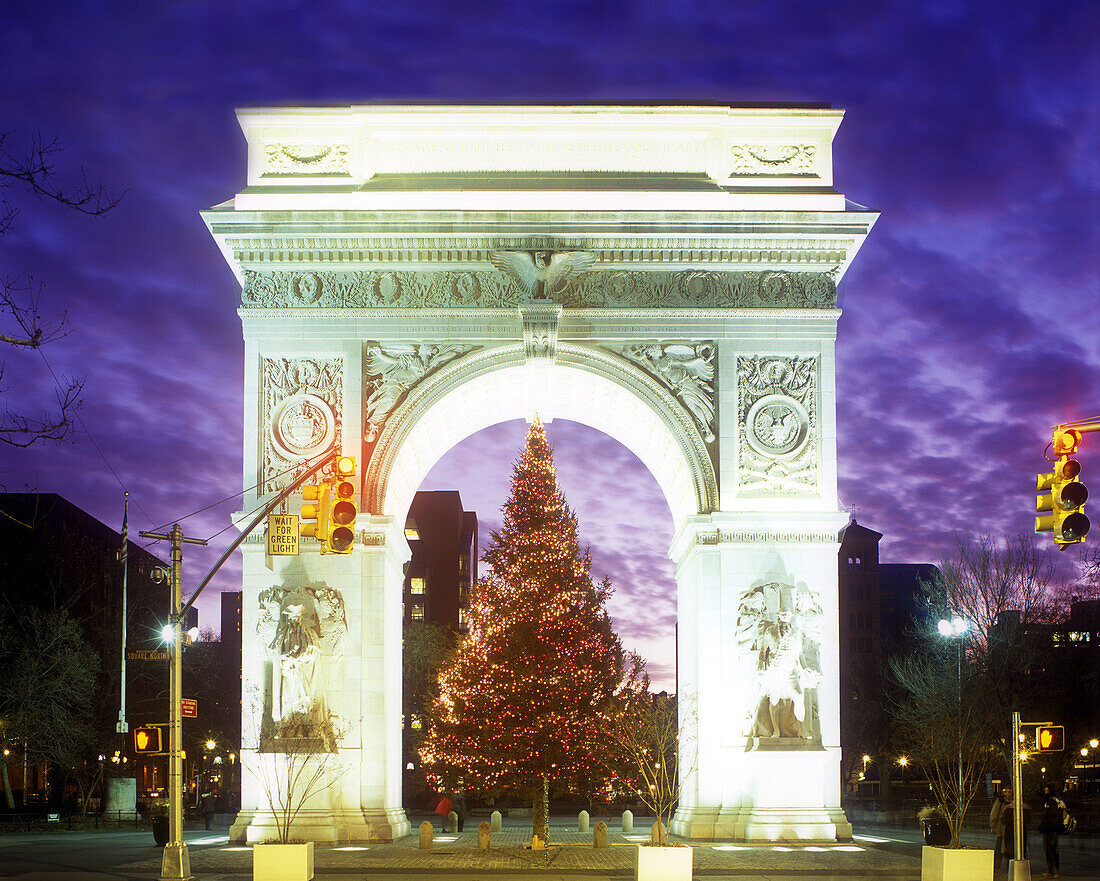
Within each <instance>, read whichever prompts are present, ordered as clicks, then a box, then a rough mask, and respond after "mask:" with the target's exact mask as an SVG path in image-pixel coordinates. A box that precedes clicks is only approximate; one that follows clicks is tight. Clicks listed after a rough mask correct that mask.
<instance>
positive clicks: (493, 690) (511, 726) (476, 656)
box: [420, 417, 624, 840]
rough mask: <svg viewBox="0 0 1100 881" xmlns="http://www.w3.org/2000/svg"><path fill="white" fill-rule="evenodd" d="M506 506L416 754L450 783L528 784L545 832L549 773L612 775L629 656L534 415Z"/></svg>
mask: <svg viewBox="0 0 1100 881" xmlns="http://www.w3.org/2000/svg"><path fill="white" fill-rule="evenodd" d="M502 512H503V515H504V524H503V526H502V528H501V530H500V531H499V532H494V533H492V535H491V539H490V546H489V548H488V549H487V550H486V552H485V556H484V557H483V559H484V561H485V562H486V563H488V564H489V566H490V567H491V570H490V572H489V574H488V575H487V576H486V577H484V578H482V579H481V580H480V581H479V583H478V585H477V587H476V589H475V590H474V592H473V595H472V597H471V600H470V611H469V618H468V624H469V628H468V633H467V636H466V637H465V638H464V639H463V641H462V642H461V643H460V645H459V647H458V650H457V652H456V653H455V655H454V656H453V658H452V659H451V660H450V662H448V663H447V664H445V665H444V667H443V669H442V670H441V671H440V676H439V698H438V700H437V701H436V704H435V707H434V712H433V714H432V716H433V718H432V724H431V726H430V728H429V731H428V734H427V737H426V738H425V742H424V745H423V746H422V748H421V752H420V757H421V759H422V761H423V762H424V765H425V767H426V769H427V771H428V775H429V779H433V780H434V781H436V782H437V784H438V785H440V786H443V787H446V788H450V787H454V786H456V785H458V784H459V783H460V782H461V784H462V785H464V786H465V787H467V788H470V789H474V790H480V791H485V792H493V793H497V792H503V791H508V790H525V791H526V792H527V793H528V794H529V795H530V796H531V798H532V801H533V804H534V806H535V811H534V815H535V817H534V833H535V834H536V835H539V837H540V838H542V839H543V840H546V810H547V804H546V800H547V791H548V785H549V782H550V781H551V780H552V781H553V782H554V783H555V784H556V785H559V786H562V787H568V788H570V789H573V790H574V791H586V792H594V791H597V790H598V789H606V787H607V781H606V780H605V779H603V777H604V776H605V774H606V772H601V770H600V769H601V768H602V767H604V763H603V762H601V761H600V757H599V755H598V751H599V750H600V749H601V746H600V743H601V736H600V735H601V721H600V720H601V718H605V717H604V716H603V715H602V714H603V713H604V710H605V708H606V705H607V704H608V702H609V701H610V700H611V698H612V697H613V695H614V694H615V692H616V689H617V688H618V687H619V686H620V685H621V683H622V679H623V666H624V657H623V650H622V646H621V644H620V642H619V639H618V637H617V636H616V635H615V633H614V632H613V631H612V629H611V620H610V618H609V617H608V615H607V611H606V609H605V603H606V601H607V598H608V596H609V595H610V593H611V586H610V583H609V582H608V581H607V580H606V579H605V580H604V582H602V583H600V584H593V582H592V575H591V561H590V558H589V555H588V553H587V552H583V551H581V549H580V546H579V542H578V537H577V520H576V517H575V515H574V514H573V512H572V511H570V510H569V508H568V507H567V506H566V504H565V498H564V496H563V495H562V493H561V490H560V489H559V487H558V482H557V476H556V474H555V471H554V462H553V456H552V454H551V450H550V445H549V443H548V442H547V439H546V433H545V431H544V430H543V427H542V424H541V423H540V422H539V420H538V418H537V417H536V418H535V421H534V422H533V424H532V425H531V428H530V430H529V431H528V433H527V443H526V448H525V449H524V452H523V454H522V455H521V457H520V460H519V462H518V463H517V464H516V465H515V468H514V471H513V475H512V487H511V495H510V496H509V498H508V501H507V502H506V503H505V504H504V507H503V509H502Z"/></svg>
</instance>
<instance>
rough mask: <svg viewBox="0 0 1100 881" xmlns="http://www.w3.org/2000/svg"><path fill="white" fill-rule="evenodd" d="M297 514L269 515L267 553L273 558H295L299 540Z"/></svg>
mask: <svg viewBox="0 0 1100 881" xmlns="http://www.w3.org/2000/svg"><path fill="white" fill-rule="evenodd" d="M300 535H301V533H300V531H299V529H298V515H297V514H269V515H268V518H267V552H268V553H269V554H271V555H272V556H273V557H297V556H298V543H299V538H300Z"/></svg>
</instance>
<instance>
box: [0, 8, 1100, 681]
mask: <svg viewBox="0 0 1100 881" xmlns="http://www.w3.org/2000/svg"><path fill="white" fill-rule="evenodd" d="M459 9H461V13H458V12H457V10H459ZM1098 13H1100V7H1098V6H1097V5H1096V4H1069V3H1050V2H1046V0H1037V2H1032V3H1012V2H999V3H983V2H962V0H960V2H950V0H942V2H920V3H912V2H884V0H875V2H848V3H820V2H800V3H791V2H786V3H784V2H746V3H730V2H715V3H702V2H690V0H679V2H675V3H667V2H662V3H658V2H633V3H630V2H614V0H599V2H592V3H576V2H575V3H570V2H561V3H556V4H546V3H537V2H536V3H497V4H493V3H469V4H463V5H455V4H453V3H444V2H438V3H430V2H422V0H405V2H400V3H393V2H386V0H383V2H379V3H372V4H365V3H361V2H346V3H342V4H336V3H322V2H317V3H309V4H306V3H290V2H277V0H264V2H244V0H234V2H198V0H196V2H158V3H149V2H130V3H111V2H99V3H90V2H88V3H73V2H53V3H50V4H46V5H43V4H39V3H25V2H16V3H11V4H7V5H6V6H5V15H4V20H3V23H2V26H0V69H2V80H0V81H2V82H3V88H2V89H0V119H2V124H0V129H2V130H5V131H7V130H10V131H12V132H13V134H12V139H13V142H14V143H15V144H20V143H25V141H26V139H27V138H28V136H30V135H31V134H32V133H33V132H34V131H36V130H41V131H42V132H43V133H44V134H46V135H47V136H53V135H57V136H58V137H59V138H60V139H61V140H62V141H63V142H64V143H65V144H66V145H67V146H68V148H69V149H68V151H67V152H66V154H65V155H64V156H63V157H62V162H61V166H62V169H61V170H62V174H63V175H65V174H71V173H72V172H74V171H75V170H77V169H78V168H79V166H81V165H83V166H84V167H86V168H87V170H88V172H89V174H90V175H91V176H93V177H94V178H97V179H99V180H101V181H102V182H103V183H104V184H105V185H106V186H107V187H108V188H109V189H110V190H112V191H114V192H121V191H124V190H125V191H126V196H125V199H124V200H123V202H122V203H121V205H120V206H119V207H118V208H117V209H116V210H115V211H113V212H111V214H109V215H108V216H106V217H104V218H101V219H95V220H93V219H88V218H85V217H80V216H77V215H72V214H68V213H65V212H63V211H61V210H60V209H57V208H55V207H54V206H51V205H49V204H46V203H41V202H39V201H37V200H36V199H34V198H33V197H31V198H28V197H26V196H25V195H24V194H21V193H19V192H18V191H16V190H14V189H13V190H8V191H7V197H8V198H9V200H10V201H12V203H13V204H15V205H16V206H17V207H18V208H19V209H20V211H21V213H20V215H19V217H18V218H17V221H16V225H15V227H14V229H13V230H12V231H11V233H10V234H9V235H8V236H7V237H6V238H4V239H3V240H0V269H2V271H3V272H4V273H5V274H9V275H12V274H18V273H29V274H33V276H34V277H35V279H37V280H38V281H41V282H43V283H44V284H45V285H46V288H45V294H44V304H45V308H46V310H47V311H51V310H52V311H56V312H60V311H64V310H68V313H69V317H70V319H71V321H72V333H71V335H70V336H69V337H68V338H67V339H65V340H63V341H60V342H57V343H55V344H53V345H51V346H50V347H49V348H48V350H46V356H47V357H48V359H49V361H50V363H51V364H52V366H53V367H54V369H55V370H56V371H57V372H58V373H59V374H66V373H78V374H87V385H86V389H85V395H84V409H83V416H84V419H85V421H86V423H87V425H88V428H89V429H90V431H91V433H92V435H93V436H94V438H95V440H96V443H98V445H99V447H100V448H101V449H102V450H103V452H104V454H105V456H106V458H107V460H109V462H110V463H111V466H112V467H113V468H114V470H115V471H116V472H117V473H118V475H119V478H120V479H121V481H122V482H123V483H124V484H125V485H126V486H127V487H128V488H129V489H130V491H131V494H132V497H133V499H134V500H135V502H136V503H139V504H140V509H134V510H133V511H132V521H131V522H132V524H133V525H135V526H136V527H138V528H150V527H151V526H153V525H156V526H160V525H162V524H164V523H166V522H169V523H170V522H171V521H172V520H173V519H174V518H177V517H180V516H182V515H185V514H187V513H189V512H191V511H193V510H195V509H198V508H201V507H203V506H205V505H207V504H209V503H211V502H213V501H216V500H217V499H219V498H221V497H223V496H227V495H230V494H232V493H233V492H235V491H237V490H238V489H239V488H240V473H241V468H240V456H241V419H242V417H241V410H242V407H241V364H242V345H241V339H240V323H239V320H238V318H237V316H236V312H235V303H236V298H237V288H236V284H235V282H234V280H233V277H232V275H231V274H230V272H229V269H228V268H227V267H226V266H225V264H224V262H223V261H222V258H221V256H220V255H219V253H218V251H217V249H216V248H215V247H214V244H213V242H212V241H211V239H210V238H209V236H208V234H207V232H206V229H205V227H204V225H203V224H202V222H201V220H200V219H199V216H198V212H199V210H200V209H202V208H205V207H208V206H210V205H214V204H216V203H218V202H221V201H223V200H224V199H226V198H228V197H229V196H231V195H232V194H233V193H235V192H237V191H238V190H240V189H241V188H242V186H243V182H244V172H245V157H244V140H243V138H242V136H241V134H240V131H239V129H238V127H237V123H236V119H235V118H234V115H233V110H234V108H236V107H242V106H258V105H273V104H290V105H293V104H310V103H369V102H372V101H439V102H471V103H475V102H478V101H483V100H491V101H514V102H518V103H521V102H524V101H561V102H569V101H572V100H584V101H601V102H607V103H613V102H614V101H616V100H618V99H630V100H638V99H653V100H663V101H683V102H687V103H690V102H691V101H692V100H707V101H718V102H730V103H738V102H748V101H757V102H760V101H763V102H774V103H778V104H782V103H784V102H804V101H813V102H829V103H831V104H832V105H833V106H834V107H838V108H842V109H844V110H846V111H847V117H846V120H845V122H844V124H843V125H842V126H841V129H840V133H839V135H838V136H837V140H836V151H835V157H836V158H835V164H836V181H837V187H838V189H840V190H841V191H842V192H844V193H845V194H846V195H847V196H848V197H849V198H851V199H852V200H854V201H856V202H858V203H860V204H862V205H867V206H870V207H872V208H875V209H877V210H879V211H881V212H882V214H883V216H882V219H881V221H880V222H879V224H878V225H877V226H876V227H875V229H874V231H873V232H872V234H871V236H870V239H869V240H868V242H867V244H866V246H865V247H864V249H863V251H862V252H861V253H860V255H859V257H858V258H857V259H856V261H855V264H854V267H853V268H852V270H851V272H850V273H849V275H848V277H847V279H846V281H845V284H844V285H843V286H842V292H841V293H842V297H843V300H842V305H843V307H844V310H845V312H844V316H843V317H842V319H841V322H840V331H839V339H838V358H839V363H838V369H837V383H838V388H837V397H838V400H839V402H840V404H839V436H840V441H839V442H840V475H841V477H840V492H841V497H842V499H843V502H844V504H845V505H847V506H849V507H850V508H852V510H853V512H854V514H855V516H856V517H858V519H859V520H860V521H861V522H862V523H864V524H865V525H867V526H870V527H872V528H874V529H876V530H878V531H879V532H883V533H885V535H886V539H885V541H884V543H883V559H885V560H890V561H898V562H902V561H922V560H935V559H937V558H938V557H939V555H940V554H941V552H942V551H943V550H944V549H945V548H946V543H947V541H948V540H949V538H950V534H951V530H952V528H956V527H959V528H965V529H968V530H990V531H993V532H1002V531H1005V530H1009V531H1020V530H1030V528H1031V517H1032V514H1031V511H1030V508H1031V490H1032V482H1033V480H1034V474H1035V472H1036V471H1037V470H1039V469H1040V466H1041V465H1042V458H1041V457H1042V450H1043V447H1044V445H1045V443H1046V440H1047V438H1048V436H1049V435H1048V428H1049V426H1050V425H1051V424H1052V423H1054V422H1057V421H1062V420H1069V419H1075V418H1085V417H1092V416H1096V415H1098V414H1100V405H1098V403H1097V397H1098V396H1097V392H1096V390H1097V389H1098V388H1100V382H1098V380H1100V308H1098V304H1100V297H1098V286H1097V280H1096V270H1097V258H1098V252H1100V248H1098V240H1097V221H1098V219H1100V218H1098V201H1097V168H1098V166H1097V158H1096V157H1097V155H1098V153H1100V149H1098V148H1100V144H1098V137H1097V122H1098V111H1097V107H1098V106H1100V103H1098V98H1100V89H1098V85H1100V60H1098V59H1100V55H1098V53H1097V52H1096V51H1095V47H1094V41H1095V35H1096V33H1097V32H1098V25H1100V22H1098V20H1097V19H1098V17H1100V14H1098ZM5 354H6V356H7V357H6V363H5V372H4V375H3V383H2V385H3V389H4V391H3V393H2V394H3V398H4V402H6V403H7V404H8V405H10V406H12V407H13V408H15V409H20V408H22V409H24V410H26V409H34V408H38V407H40V406H41V404H42V402H43V401H46V402H48V401H50V400H52V393H51V382H52V381H51V380H50V378H49V375H48V373H47V372H46V370H45V368H44V366H43V363H42V361H41V359H40V358H39V357H38V356H37V355H35V354H33V353H31V354H27V353H23V352H11V351H9V352H7V353H5ZM549 433H550V438H551V441H552V443H553V444H554V446H555V451H556V455H557V459H558V463H559V473H560V476H561V481H562V484H563V486H564V488H565V491H566V495H567V498H568V500H569V502H570V504H572V505H573V506H574V507H575V508H576V509H577V511H578V514H579V516H580V523H581V531H582V536H583V538H584V539H585V540H586V541H588V542H590V543H591V544H592V546H593V552H594V557H595V569H596V571H597V573H602V572H604V571H606V572H608V573H610V574H611V576H612V577H613V579H614V580H615V582H616V584H617V585H618V594H617V596H616V598H615V600H614V603H613V609H612V612H613V614H614V615H615V616H616V620H617V622H618V624H619V627H620V631H621V633H622V634H623V636H624V639H625V641H626V642H627V643H628V644H630V645H637V646H639V647H640V648H642V649H643V651H644V652H645V653H646V654H647V655H649V657H650V660H651V667H652V669H653V671H654V673H656V674H658V677H660V676H661V675H667V674H668V673H669V671H670V670H671V645H672V628H673V621H674V610H675V607H674V592H673V586H672V570H671V565H670V564H669V562H668V561H667V560H666V559H665V550H666V548H667V546H668V541H669V537H670V532H671V524H670V522H669V514H668V510H667V508H666V507H665V504H664V501H663V499H662V497H661V496H660V493H659V492H658V490H657V486H656V484H655V482H654V481H653V479H652V478H651V477H650V476H649V475H648V474H646V473H645V472H644V471H643V470H642V468H641V466H640V465H639V463H638V462H637V460H635V459H634V458H633V456H632V455H631V454H630V453H628V452H627V451H626V450H625V449H623V448H622V447H621V446H619V445H618V444H617V443H615V442H614V441H611V440H610V439H608V438H606V437H605V436H603V435H600V434H598V433H596V432H593V431H591V430H589V429H585V428H583V427H580V426H575V425H573V424H571V423H566V422H561V421H558V422H555V423H553V424H552V425H551V426H550V429H549ZM522 436H523V427H522V426H521V425H518V424H507V425H501V426H497V427H495V428H492V429H488V430H486V431H484V432H481V433H479V434H478V435H476V436H475V437H474V438H471V439H469V440H467V441H466V442H464V443H463V444H461V445H460V446H459V447H457V448H455V450H453V451H452V452H451V453H450V454H448V455H447V456H446V457H445V458H444V459H443V460H442V461H441V463H440V464H439V465H438V466H437V467H436V468H435V470H434V471H433V472H432V474H431V475H430V476H429V478H428V484H427V485H428V486H430V488H458V489H459V490H461V491H462V494H463V499H464V501H465V502H466V503H467V506H468V507H471V508H476V509H477V510H478V513H479V514H480V515H481V516H482V517H483V518H484V520H485V521H486V526H492V525H494V523H495V520H496V518H497V517H498V516H499V513H498V509H499V506H500V503H501V502H502V501H503V497H504V495H505V493H506V492H507V485H508V476H509V474H510V467H511V461H512V460H513V458H514V457H515V455H516V453H517V452H518V450H519V448H520V446H521V444H522ZM1089 441H1090V448H1089V449H1087V450H1086V453H1085V455H1084V463H1085V467H1086V475H1087V474H1088V473H1089V469H1090V468H1095V469H1097V470H1100V453H1097V452H1096V450H1097V448H1100V437H1095V438H1089ZM594 462H598V463H599V467H598V468H597V467H593V466H592V463H594ZM582 463H584V464H583V467H584V473H583V475H582V474H581V472H580V469H581V467H582ZM0 468H2V469H3V474H2V476H0V480H2V481H3V483H4V485H5V486H6V488H7V489H8V490H9V491H21V490H23V489H24V488H26V487H27V486H39V487H40V488H41V489H42V490H43V491H52V492H59V493H61V494H63V495H65V496H67V497H68V498H69V499H71V500H72V501H73V502H75V503H76V504H78V505H80V506H81V507H83V508H85V509H86V510H88V511H89V512H91V513H92V514H94V515H95V516H97V517H99V518H100V519H101V520H103V521H104V522H106V523H108V524H111V525H113V526H115V527H116V528H117V527H118V525H119V521H120V518H121V509H122V498H121V489H120V486H119V482H118V481H116V479H115V477H114V476H112V474H111V472H110V470H109V469H108V467H107V466H106V465H105V464H104V462H103V460H102V459H101V458H100V456H99V454H98V453H97V452H96V450H95V448H94V447H93V445H92V444H91V443H90V442H89V441H88V439H87V437H86V436H85V435H83V434H82V433H81V434H78V435H77V436H76V438H75V440H74V442H73V443H71V444H68V445H65V446H62V447H60V448H57V447H35V448H33V449H30V450H27V451H16V450H9V449H4V450H0ZM593 474H595V475H598V477H597V478H596V479H595V480H593V479H592V475H593ZM624 496H626V497H625V498H624ZM624 504H629V505H630V506H631V507H632V508H634V509H635V510H638V511H644V512H648V513H649V514H650V515H651V516H650V517H649V518H648V523H649V526H648V527H647V528H646V529H645V530H637V529H634V528H632V529H630V530H627V529H624V528H622V527H620V526H619V525H618V524H617V523H616V511H617V510H619V509H621V508H622V506H623V505H624ZM232 507H233V506H232V505H224V506H222V507H221V508H216V509H214V510H212V511H210V512H207V513H205V514H202V515H200V516H197V517H194V518H192V519H190V520H187V521H185V526H186V530H187V533H188V534H189V535H196V536H199V537H210V536H212V535H214V534H215V533H217V532H218V531H219V530H221V529H223V528H224V527H225V526H226V525H227V523H228V516H227V515H228V512H229V511H230V510H231V509H232ZM146 513H147V515H148V517H146ZM636 519H637V518H636ZM150 520H151V521H153V522H152V523H151V522H150ZM485 531H486V532H487V529H486V530H485ZM225 538H226V536H225V535H222V536H220V537H219V538H218V539H215V547H214V548H212V549H211V550H210V551H206V552H204V551H199V550H197V549H192V548H188V549H187V551H186V554H185V560H186V561H187V575H186V577H187V580H188V582H189V583H190V584H191V585H192V586H194V584H195V583H196V582H197V580H198V579H199V578H200V577H201V575H202V574H203V573H204V572H205V571H206V569H207V567H208V565H209V563H210V562H212V560H213V559H214V557H216V555H217V553H218V552H220V550H221V547H222V546H223V544H222V543H223V542H224V540H225ZM1047 543H1049V540H1048V542H1047ZM1071 556H1073V557H1075V556H1076V551H1075V550H1071V551H1070V552H1069V553H1068V554H1066V555H1063V557H1062V561H1063V565H1065V566H1066V567H1067V571H1069V567H1068V565H1067V564H1068V563H1069V562H1070V561H1068V560H1067V559H1066V558H1068V557H1071ZM237 572H238V568H237V567H236V566H233V567H230V568H229V569H227V570H226V571H225V572H224V574H222V575H221V576H220V577H219V578H218V579H217V580H216V581H215V587H219V588H221V587H224V588H232V587H234V586H235V584H236V578H237ZM200 608H201V609H202V611H203V615H204V618H203V620H204V623H207V624H215V625H216V624H217V613H216V611H213V604H212V603H210V604H202V605H201V607H200ZM666 682H667V680H666Z"/></svg>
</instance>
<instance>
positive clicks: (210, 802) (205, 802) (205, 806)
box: [199, 792, 214, 829]
mask: <svg viewBox="0 0 1100 881" xmlns="http://www.w3.org/2000/svg"><path fill="white" fill-rule="evenodd" d="M199 807H200V808H202V818H203V820H204V821H205V822H206V828H207V829H209V828H210V820H211V818H213V816H214V793H212V792H204V793H203V794H202V796H200V798H199Z"/></svg>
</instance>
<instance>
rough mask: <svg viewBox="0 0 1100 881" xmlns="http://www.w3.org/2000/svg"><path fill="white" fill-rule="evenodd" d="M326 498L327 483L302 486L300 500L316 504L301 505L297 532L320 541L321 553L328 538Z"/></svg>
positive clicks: (327, 493)
mask: <svg viewBox="0 0 1100 881" xmlns="http://www.w3.org/2000/svg"><path fill="white" fill-rule="evenodd" d="M328 498H329V485H328V484H327V483H322V484H319V485H317V486H303V487H302V500H303V501H306V502H315V503H316V504H312V505H302V512H301V520H300V523H301V525H300V528H299V532H300V533H301V534H302V535H303V536H306V537H307V538H315V539H317V541H319V542H321V546H322V547H321V553H324V550H325V549H324V544H325V542H326V541H327V540H328V515H329V504H328ZM309 521H312V522H309Z"/></svg>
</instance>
